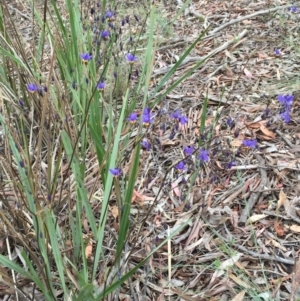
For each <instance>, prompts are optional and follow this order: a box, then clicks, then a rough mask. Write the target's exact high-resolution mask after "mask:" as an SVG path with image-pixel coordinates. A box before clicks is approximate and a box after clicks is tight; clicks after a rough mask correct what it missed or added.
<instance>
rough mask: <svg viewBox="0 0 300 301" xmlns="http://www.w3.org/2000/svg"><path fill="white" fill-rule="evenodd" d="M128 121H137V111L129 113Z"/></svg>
mask: <svg viewBox="0 0 300 301" xmlns="http://www.w3.org/2000/svg"><path fill="white" fill-rule="evenodd" d="M127 121H129V122H131V123H135V122H136V121H137V113H135V112H132V113H130V114H129V116H128V118H127Z"/></svg>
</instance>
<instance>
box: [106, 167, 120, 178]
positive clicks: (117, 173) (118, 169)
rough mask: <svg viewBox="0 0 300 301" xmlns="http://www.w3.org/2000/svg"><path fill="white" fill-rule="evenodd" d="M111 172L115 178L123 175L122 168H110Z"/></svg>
mask: <svg viewBox="0 0 300 301" xmlns="http://www.w3.org/2000/svg"><path fill="white" fill-rule="evenodd" d="M109 171H110V173H111V174H112V175H113V176H114V177H118V176H119V175H121V173H122V170H121V168H110V169H109Z"/></svg>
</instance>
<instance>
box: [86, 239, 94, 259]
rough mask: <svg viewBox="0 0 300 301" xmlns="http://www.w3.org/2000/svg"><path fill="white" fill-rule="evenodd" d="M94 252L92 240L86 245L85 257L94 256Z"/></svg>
mask: <svg viewBox="0 0 300 301" xmlns="http://www.w3.org/2000/svg"><path fill="white" fill-rule="evenodd" d="M92 253H93V243H92V242H91V240H90V241H89V243H88V244H87V246H86V247H85V258H90V257H91V256H92Z"/></svg>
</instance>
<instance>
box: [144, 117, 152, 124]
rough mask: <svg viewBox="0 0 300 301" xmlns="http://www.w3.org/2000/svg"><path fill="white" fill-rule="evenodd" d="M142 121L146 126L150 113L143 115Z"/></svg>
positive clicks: (148, 122)
mask: <svg viewBox="0 0 300 301" xmlns="http://www.w3.org/2000/svg"><path fill="white" fill-rule="evenodd" d="M143 123H144V125H146V126H148V125H149V124H150V123H151V115H143Z"/></svg>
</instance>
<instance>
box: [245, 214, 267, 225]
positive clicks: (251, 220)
mask: <svg viewBox="0 0 300 301" xmlns="http://www.w3.org/2000/svg"><path fill="white" fill-rule="evenodd" d="M265 217H267V215H265V214H254V215H252V216H250V217H249V218H248V220H247V225H248V224H253V223H255V222H257V221H259V220H260V219H263V218H265Z"/></svg>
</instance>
